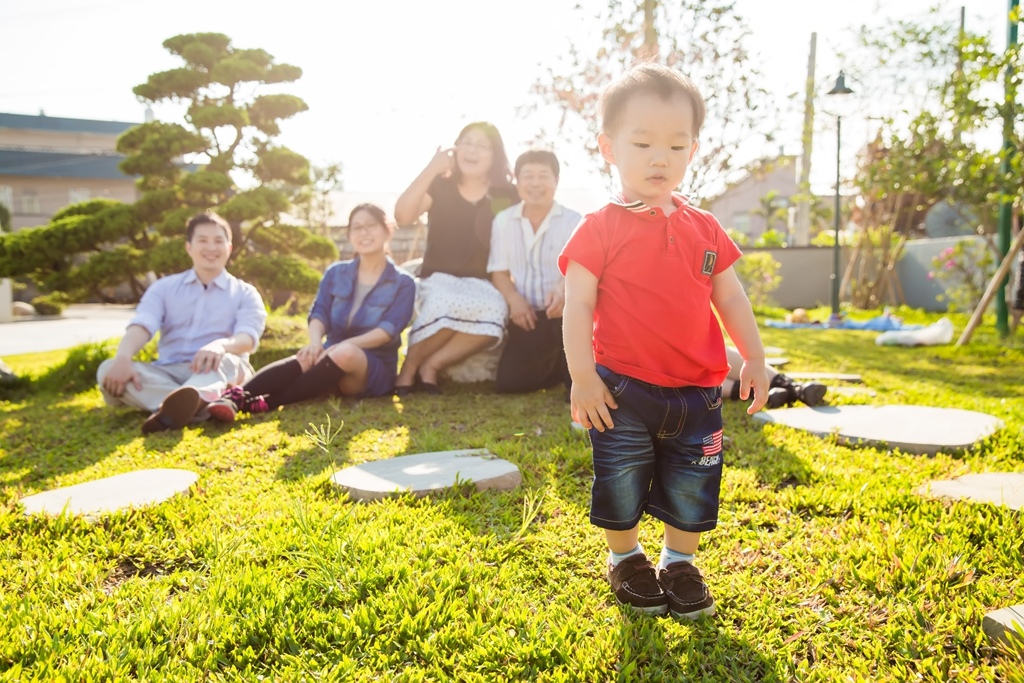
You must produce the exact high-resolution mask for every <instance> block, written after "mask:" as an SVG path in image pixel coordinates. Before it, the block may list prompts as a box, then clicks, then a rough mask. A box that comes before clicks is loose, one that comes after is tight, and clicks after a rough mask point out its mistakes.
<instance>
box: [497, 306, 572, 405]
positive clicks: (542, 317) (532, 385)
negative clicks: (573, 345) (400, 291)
mask: <svg viewBox="0 0 1024 683" xmlns="http://www.w3.org/2000/svg"><path fill="white" fill-rule="evenodd" d="M536 313H537V324H536V326H535V327H534V328H533V329H532V330H531V331H529V332H527V331H526V330H524V329H523V328H521V327H519V326H518V325H515V324H509V330H508V343H507V344H506V345H505V350H504V351H502V353H501V360H499V361H498V382H497V389H498V391H499V392H500V393H503V394H521V393H526V392H529V391H537V390H538V389H548V388H550V387H554V386H557V385H559V384H564V385H565V386H566V388H568V387H569V384H570V381H569V368H568V366H567V365H566V363H565V348H564V347H563V346H562V319H561V318H550V319H549V318H548V316H547V314H546V313H545V312H544V311H537V312H536Z"/></svg>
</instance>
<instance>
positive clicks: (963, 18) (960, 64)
mask: <svg viewBox="0 0 1024 683" xmlns="http://www.w3.org/2000/svg"><path fill="white" fill-rule="evenodd" d="M966 30H967V8H966V7H961V8H960V33H958V34H957V37H956V73H955V74H954V75H953V82H954V83H955V84H959V83H960V82H961V81H962V80H963V77H964V32H965V31H966ZM954 92H955V91H954ZM953 143H954V144H955V145H956V146H957V147H959V146H960V119H958V118H954V119H953Z"/></svg>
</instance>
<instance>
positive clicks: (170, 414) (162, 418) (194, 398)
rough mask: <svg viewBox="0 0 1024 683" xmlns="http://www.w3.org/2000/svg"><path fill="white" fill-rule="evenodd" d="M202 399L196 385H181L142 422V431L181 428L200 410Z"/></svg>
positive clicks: (150, 431) (145, 432) (146, 432)
mask: <svg viewBox="0 0 1024 683" xmlns="http://www.w3.org/2000/svg"><path fill="white" fill-rule="evenodd" d="M200 405H202V400H201V399H200V398H199V392H198V391H196V388H195V387H181V388H179V389H175V390H174V391H172V392H171V393H169V394H167V398H165V399H164V402H163V403H161V404H160V409H159V410H157V411H156V412H155V413H153V414H152V415H150V416H149V417H148V418H147V419H146V421H145V422H143V423H142V433H143V434H152V433H154V432H162V431H164V430H167V429H181V428H182V427H184V426H185V425H187V424H188V423H189V422H191V421H192V418H193V417H195V415H196V413H197V412H199V406H200Z"/></svg>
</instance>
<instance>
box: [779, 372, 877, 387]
mask: <svg viewBox="0 0 1024 683" xmlns="http://www.w3.org/2000/svg"><path fill="white" fill-rule="evenodd" d="M786 377H789V378H790V379H799V380H809V379H813V380H821V379H831V380H834V381H836V382H853V383H855V384H860V383H862V382H863V381H864V379H863V378H862V377H861V376H860V375H856V374H849V373H844V372H787V373H786Z"/></svg>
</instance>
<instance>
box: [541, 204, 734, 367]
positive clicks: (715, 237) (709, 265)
mask: <svg viewBox="0 0 1024 683" xmlns="http://www.w3.org/2000/svg"><path fill="white" fill-rule="evenodd" d="M673 201H674V202H675V203H676V206H677V207H678V208H677V209H676V210H675V211H674V212H673V213H672V215H670V216H666V215H665V213H664V212H663V211H662V210H661V209H652V208H651V207H649V206H647V205H646V204H644V203H643V202H640V201H636V202H632V203H630V204H621V203H616V202H613V203H611V204H608V205H607V206H605V207H604V208H602V209H600V210H599V211H596V212H594V213H592V214H589V215H588V216H587V217H586V218H584V219H583V221H582V222H581V223H580V224H579V226H577V228H576V230H575V231H574V232H573V234H572V237H570V238H569V242H568V243H567V244H566V245H565V248H564V249H563V250H562V254H561V255H560V256H559V257H558V267H559V268H560V269H561V271H562V273H563V274H564V273H565V271H566V268H567V267H568V264H569V261H576V262H577V263H579V264H580V265H581V266H583V267H584V268H586V269H587V270H589V271H590V272H591V273H593V274H594V275H595V276H596V277H597V281H598V282H597V305H596V306H595V308H594V358H595V360H596V361H597V362H598V363H600V364H601V365H604V366H606V367H608V368H610V369H612V370H614V371H615V372H618V373H621V374H623V375H627V376H629V377H635V378H636V379H639V380H642V381H644V382H649V383H651V384H657V385H660V386H664V387H681V386H701V387H715V386H719V385H720V384H721V383H722V382H723V381H724V380H725V377H726V374H728V372H729V364H728V362H727V361H726V357H725V341H724V339H723V338H722V330H721V327H720V326H719V323H718V319H717V317H716V316H715V314H714V312H713V311H712V307H711V276H712V275H717V274H718V273H721V272H722V271H723V270H725V269H727V268H729V266H731V265H732V264H733V263H735V262H736V259H738V258H739V257H740V250H739V248H738V247H737V246H736V244H735V243H734V242H733V241H732V240H731V239H730V238H729V236H728V235H726V234H725V231H724V230H722V226H721V225H719V223H718V221H717V220H716V219H715V217H714V216H712V215H711V214H710V213H708V212H707V211H701V210H700V209H697V208H694V207H692V206H690V205H689V203H687V201H686V198H685V197H682V196H681V195H674V196H673Z"/></svg>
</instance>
